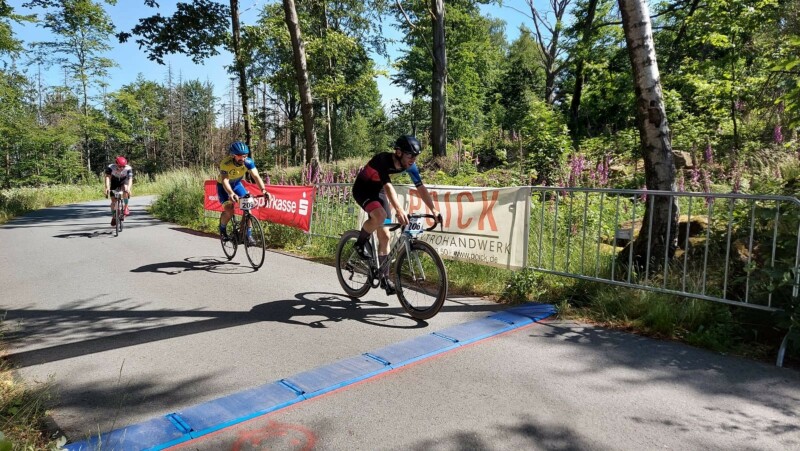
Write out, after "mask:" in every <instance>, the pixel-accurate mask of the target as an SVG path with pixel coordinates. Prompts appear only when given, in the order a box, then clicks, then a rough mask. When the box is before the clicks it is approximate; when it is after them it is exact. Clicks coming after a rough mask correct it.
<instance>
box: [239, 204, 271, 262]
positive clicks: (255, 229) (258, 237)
mask: <svg viewBox="0 0 800 451" xmlns="http://www.w3.org/2000/svg"><path fill="white" fill-rule="evenodd" d="M248 222H250V234H251V236H252V237H253V241H254V242H253V243H252V245H251V244H250V243H248V241H249V240H248V239H247V237H246V236H245V242H244V253H245V254H247V259H248V260H250V264H251V265H253V269H254V270H256V271H258V268H260V267H261V265H263V264H264V253H265V251H266V246H267V243H266V240H265V239H264V230H263V229H262V228H261V222H260V221H259V220H258V219H256V218H255V217H254V216H253V215H247V219H246V220H245V219H242V227H247V223H248Z"/></svg>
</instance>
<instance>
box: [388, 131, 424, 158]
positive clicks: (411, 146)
mask: <svg viewBox="0 0 800 451" xmlns="http://www.w3.org/2000/svg"><path fill="white" fill-rule="evenodd" d="M394 148H395V149H400V150H401V151H402V152H403V153H410V154H411V155H419V154H420V153H422V146H421V145H420V143H419V140H418V139H417V138H415V137H413V136H411V135H403V136H401V137H399V138H397V141H395V142H394Z"/></svg>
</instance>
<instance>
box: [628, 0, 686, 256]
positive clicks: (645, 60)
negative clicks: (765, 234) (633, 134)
mask: <svg viewBox="0 0 800 451" xmlns="http://www.w3.org/2000/svg"><path fill="white" fill-rule="evenodd" d="M618 1H619V9H620V12H621V13H622V27H623V30H624V31H625V41H626V43H627V46H628V55H629V57H630V60H631V66H632V68H633V79H634V84H635V91H636V122H637V125H638V128H639V138H640V141H641V146H642V155H643V157H644V169H645V181H646V184H647V189H648V190H662V191H674V190H675V165H674V162H673V158H672V144H671V142H670V131H669V127H668V124H667V114H666V110H665V108H664V103H663V101H662V94H661V81H660V79H659V73H658V64H657V62H656V52H655V47H654V42H653V32H652V27H651V25H650V11H649V10H648V7H647V3H646V2H645V0H618ZM677 223H678V204H677V202H676V200H675V197H674V196H663V195H657V196H654V197H653V198H652V199H648V202H647V207H646V210H645V216H644V218H643V220H642V227H641V229H640V231H639V234H638V236H637V237H636V241H635V242H634V243H633V252H634V255H635V259H636V263H637V265H640V266H643V265H644V264H645V260H646V258H647V257H646V256H647V255H649V256H650V259H651V261H650V262H649V268H650V269H651V270H655V269H657V268H658V266H659V265H660V264H662V263H663V262H664V259H665V257H672V256H673V254H674V252H675V248H676V246H677ZM651 225H652V228H651ZM668 230H669V231H670V235H671V236H669V237H668V236H667V231H668ZM648 251H649V254H648ZM623 254H624V252H623ZM621 255H622V254H621Z"/></svg>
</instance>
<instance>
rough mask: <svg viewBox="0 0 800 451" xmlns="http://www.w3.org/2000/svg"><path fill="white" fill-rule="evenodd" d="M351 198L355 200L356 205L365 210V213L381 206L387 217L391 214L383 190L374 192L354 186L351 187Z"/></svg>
mask: <svg viewBox="0 0 800 451" xmlns="http://www.w3.org/2000/svg"><path fill="white" fill-rule="evenodd" d="M353 199H355V200H356V202H357V203H358V205H359V206H360V207H361V208H362V209H363V210H364V211H366V212H367V214H369V213H371V212H372V211H373V210H375V209H378V208H383V209H384V210H385V211H386V217H387V218H390V217H391V216H392V210H391V209H390V208H389V201H388V200H387V199H386V194H384V192H383V190H381V191H377V192H375V191H373V190H363V189H356V187H353Z"/></svg>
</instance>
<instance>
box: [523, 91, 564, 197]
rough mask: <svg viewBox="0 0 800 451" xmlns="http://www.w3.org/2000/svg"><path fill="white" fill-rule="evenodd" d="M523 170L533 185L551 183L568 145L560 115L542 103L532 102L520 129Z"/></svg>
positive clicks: (538, 101) (562, 161) (557, 177)
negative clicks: (528, 175)
mask: <svg viewBox="0 0 800 451" xmlns="http://www.w3.org/2000/svg"><path fill="white" fill-rule="evenodd" d="M520 135H521V139H522V143H523V144H522V146H523V148H524V151H523V152H524V154H525V163H524V166H525V170H526V172H528V173H529V174H531V178H532V179H534V180H535V181H536V182H535V184H554V183H556V182H557V181H558V180H559V179H560V176H561V174H560V172H559V171H560V169H561V167H562V165H563V163H564V161H565V157H566V154H567V152H568V151H569V150H570V149H571V142H570V139H569V134H568V130H567V126H566V124H565V123H564V120H563V118H562V117H561V115H560V114H559V113H558V112H556V111H554V110H553V109H552V108H550V107H549V106H548V105H547V104H545V103H544V101H542V100H532V101H531V102H530V109H529V112H528V115H527V116H526V117H525V119H524V120H523V122H522V127H521V129H520Z"/></svg>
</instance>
